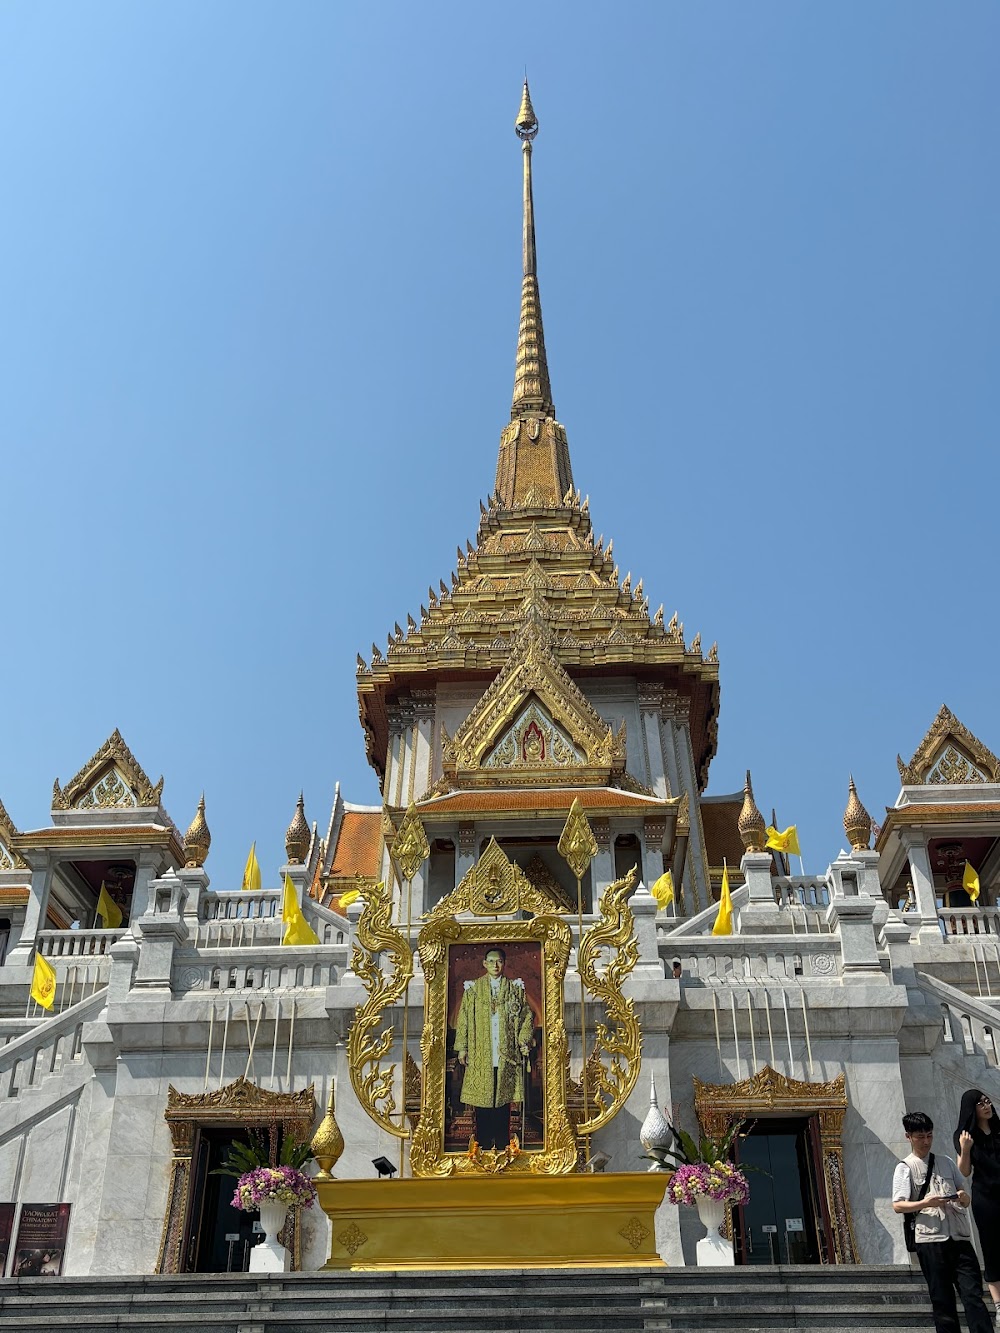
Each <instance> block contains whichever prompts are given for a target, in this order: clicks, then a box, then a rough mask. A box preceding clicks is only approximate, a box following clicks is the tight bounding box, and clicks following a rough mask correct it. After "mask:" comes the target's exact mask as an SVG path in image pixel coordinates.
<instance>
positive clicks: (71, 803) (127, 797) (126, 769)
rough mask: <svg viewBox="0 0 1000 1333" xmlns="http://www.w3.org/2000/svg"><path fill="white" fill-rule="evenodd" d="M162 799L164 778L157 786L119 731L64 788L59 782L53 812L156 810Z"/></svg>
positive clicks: (55, 784)
mask: <svg viewBox="0 0 1000 1333" xmlns="http://www.w3.org/2000/svg"><path fill="white" fill-rule="evenodd" d="M162 795H163V778H162V777H161V778H160V780H159V782H157V783H156V785H155V786H154V785H153V783H152V782H150V780H149V778H148V777H147V775H146V773H145V772H144V770H143V767H142V765H141V764H140V763H139V761H138V759H136V757H135V755H134V754H133V753H132V751H131V750H130V749H129V748H128V746H127V745H126V744H125V742H124V740H123V739H122V734H121V732H120V731H119V730H118V728H117V727H116V728H115V729H114V731H113V732H112V733H111V735H110V736H109V737H108V739H107V740H106V741H105V742H104V744H103V745H102V746H101V748H100V749H99V750H98V751H97V752H96V753H95V754H93V755H92V756H91V757H90V758H89V759H88V760H87V762H86V763H85V764H84V766H83V767H82V768H81V769H80V771H79V773H77V775H76V777H74V778H72V779H71V780H70V781H69V782H68V783H67V784H66V786H65V787H60V786H59V779H58V778H56V780H55V782H54V783H53V786H52V809H53V810H74V809H75V810H90V809H93V810H114V809H135V808H136V807H140V806H141V807H150V806H151V807H156V806H158V805H159V804H160V798H161V796H162Z"/></svg>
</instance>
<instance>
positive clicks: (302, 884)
mask: <svg viewBox="0 0 1000 1333" xmlns="http://www.w3.org/2000/svg"><path fill="white" fill-rule="evenodd" d="M278 875H279V877H280V881H281V889H282V899H281V901H282V903H284V888H285V876H286V875H287V876H288V878H289V879H290V880H291V881H292V884H293V886H294V888H295V901H296V902H297V903H298V905H299V907H301V906H302V902H303V899H304V898H305V896H306V889H307V888H308V883H309V871H308V870H307V869H306V867H305V866H304V865H302V864H301V863H300V864H298V865H287V866H282V867H281V869H280V870H279V871H278Z"/></svg>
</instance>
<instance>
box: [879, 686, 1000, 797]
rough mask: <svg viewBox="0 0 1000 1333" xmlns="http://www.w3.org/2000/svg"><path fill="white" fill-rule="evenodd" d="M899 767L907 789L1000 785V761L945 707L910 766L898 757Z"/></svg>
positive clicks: (921, 743) (918, 747) (942, 708)
mask: <svg viewBox="0 0 1000 1333" xmlns="http://www.w3.org/2000/svg"><path fill="white" fill-rule="evenodd" d="M896 763H897V765H898V767H899V776H900V778H901V779H902V781H903V785H904V786H907V787H923V786H933V785H936V784H939V783H974V782H1000V759H997V757H996V755H995V754H993V753H992V752H991V751H990V750H988V749H987V748H986V746H985V745H984V744H983V743H982V741H981V740H980V739H979V738H978V736H975V735H973V733H972V732H971V731H970V730H969V729H968V727H965V726H963V725H962V723H961V722H959V720H958V718H957V717H956V716H955V714H954V713H953V712H952V711H951V709H950V708H947V707H945V706H944V705H942V707H941V709H940V711H939V712H938V715H937V717H936V718H935V719H934V721H933V723H932V724H931V727H930V730H929V731H928V732H927V735H926V736H925V737H924V739H923V740H922V741H921V742H920V744H919V745H918V746H917V749H916V753H915V754H914V756H913V758H912V759H911V760H910V762H909V763H908V764H904V763H903V760H902V758H901V757H900V756H899V755H897V756H896Z"/></svg>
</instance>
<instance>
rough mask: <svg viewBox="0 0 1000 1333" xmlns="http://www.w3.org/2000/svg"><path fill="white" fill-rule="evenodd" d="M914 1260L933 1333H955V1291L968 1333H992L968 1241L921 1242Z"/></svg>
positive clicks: (993, 1325)
mask: <svg viewBox="0 0 1000 1333" xmlns="http://www.w3.org/2000/svg"><path fill="white" fill-rule="evenodd" d="M917 1259H918V1260H919V1262H920V1271H921V1272H922V1273H923V1275H924V1280H925V1281H926V1283H927V1291H928V1293H929V1294H930V1298H931V1307H932V1308H933V1310H934V1327H935V1328H936V1329H937V1333H959V1323H958V1309H957V1307H956V1304H955V1288H956V1287H957V1288H958V1294H959V1296H961V1298H962V1305H963V1306H964V1308H965V1321H966V1323H967V1324H968V1326H969V1333H995V1329H996V1325H995V1324H994V1323H993V1320H992V1319H991V1318H990V1315H989V1311H988V1310H987V1309H986V1304H985V1302H984V1301H983V1275H982V1273H981V1272H980V1271H979V1260H978V1259H977V1258H976V1252H975V1250H974V1249H973V1248H972V1242H971V1241H968V1240H939V1241H933V1242H926V1241H925V1242H924V1243H923V1244H918V1245H917Z"/></svg>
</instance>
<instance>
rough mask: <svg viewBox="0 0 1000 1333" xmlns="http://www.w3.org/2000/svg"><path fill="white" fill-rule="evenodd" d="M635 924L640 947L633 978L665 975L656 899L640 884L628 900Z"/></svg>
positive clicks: (637, 941) (636, 937)
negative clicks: (657, 924) (657, 930)
mask: <svg viewBox="0 0 1000 1333" xmlns="http://www.w3.org/2000/svg"><path fill="white" fill-rule="evenodd" d="M628 905H629V907H630V908H631V910H632V920H633V921H634V922H635V939H636V943H637V944H638V946H639V961H638V962H637V963H636V965H635V970H634V972H633V976H636V977H656V978H661V977H663V975H664V967H663V961H662V959H661V958H660V948H659V945H658V944H657V940H656V899H655V898H654V897H653V895H652V894H651V893H650V892H649V890H648V889H647V888H646V886H645V884H643V883H641V882H640V883H639V885H638V886H637V888H636V890H635V892H634V893H633V894H632V896H631V898H629V900H628Z"/></svg>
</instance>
